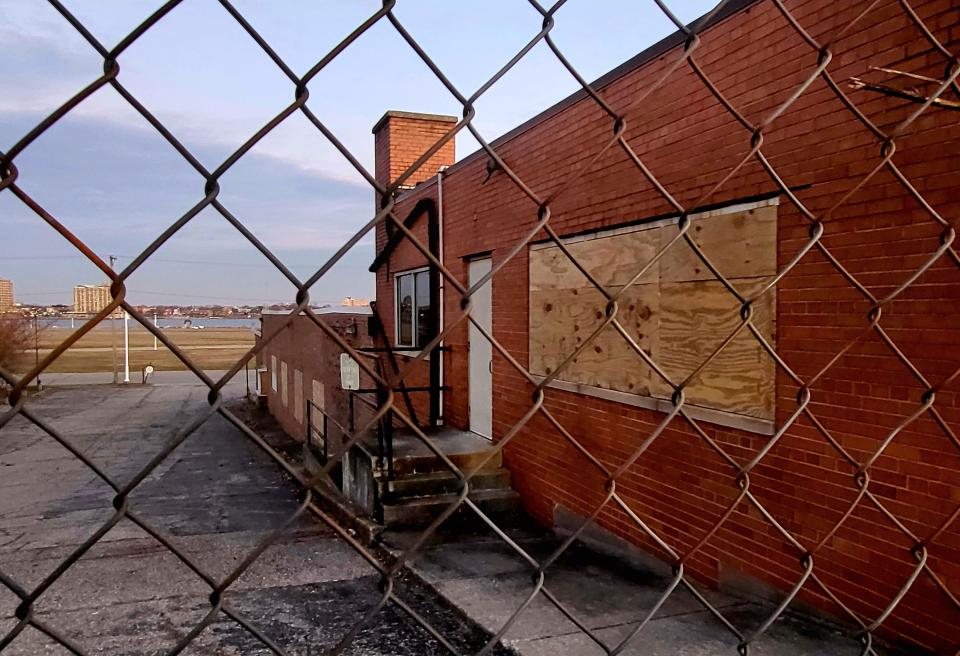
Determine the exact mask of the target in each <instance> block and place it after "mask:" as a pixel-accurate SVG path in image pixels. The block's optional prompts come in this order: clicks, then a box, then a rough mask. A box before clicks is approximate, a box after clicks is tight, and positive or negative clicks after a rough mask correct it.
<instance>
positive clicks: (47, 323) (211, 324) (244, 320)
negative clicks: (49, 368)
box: [38, 317, 260, 330]
mask: <svg viewBox="0 0 960 656" xmlns="http://www.w3.org/2000/svg"><path fill="white" fill-rule="evenodd" d="M151 319H152V317H151ZM86 321H88V319H44V318H43V317H41V318H40V319H39V320H38V322H39V324H40V326H41V327H48V328H66V329H68V330H69V329H70V328H79V327H80V326H82V325H83V324H84V323H85V322H86ZM114 321H115V322H116V325H117V328H118V329H122V328H123V319H115V320H114ZM186 322H189V324H187V323H186ZM157 326H159V327H160V328H187V327H193V328H199V327H201V326H202V327H203V328H259V327H260V320H259V319H254V318H248V317H240V318H235V319H227V318H193V317H190V318H187V317H160V318H158V319H157ZM104 328H106V329H107V330H109V329H110V320H109V319H107V320H104V321H102V322H101V323H100V324H99V325H98V326H96V328H95V330H97V329H104ZM130 329H131V330H133V329H137V330H143V327H142V326H141V325H140V324H139V323H137V322H136V321H135V320H133V319H131V320H130Z"/></svg>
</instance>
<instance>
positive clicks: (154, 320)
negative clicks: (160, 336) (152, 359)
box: [153, 312, 157, 351]
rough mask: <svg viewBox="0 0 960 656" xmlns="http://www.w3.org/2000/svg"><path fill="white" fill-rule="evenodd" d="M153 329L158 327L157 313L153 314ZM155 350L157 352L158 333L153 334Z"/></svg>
mask: <svg viewBox="0 0 960 656" xmlns="http://www.w3.org/2000/svg"><path fill="white" fill-rule="evenodd" d="M153 327H154V328H156V327H157V313H156V312H154V313H153ZM153 350H154V351H156V350H157V334H156V333H154V334H153Z"/></svg>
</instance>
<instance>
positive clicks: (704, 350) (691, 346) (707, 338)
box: [654, 278, 776, 419]
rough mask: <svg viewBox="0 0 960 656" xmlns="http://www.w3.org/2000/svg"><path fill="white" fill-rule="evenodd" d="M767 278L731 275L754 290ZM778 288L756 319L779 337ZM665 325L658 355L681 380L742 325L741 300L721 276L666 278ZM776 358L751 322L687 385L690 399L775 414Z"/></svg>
mask: <svg viewBox="0 0 960 656" xmlns="http://www.w3.org/2000/svg"><path fill="white" fill-rule="evenodd" d="M766 281H767V279H766V278H759V279H756V278H754V279H736V280H733V281H731V282H732V283H733V284H734V286H736V287H737V288H738V289H739V290H741V293H746V294H749V293H752V292H753V291H754V290H756V289H758V288H759V287H760V286H762V285H763V284H764V283H765V282H766ZM775 293H776V290H771V291H769V292H767V293H766V294H765V295H764V296H763V297H762V298H761V299H760V300H758V301H757V302H756V305H755V306H754V324H755V325H756V326H757V328H758V329H759V330H760V332H761V333H762V334H763V335H764V337H766V338H767V340H768V342H769V343H771V344H773V343H774V331H775V326H774V318H775V315H776V299H775ZM660 310H661V314H660V331H659V340H658V349H657V352H656V354H655V357H654V359H655V360H656V361H657V363H658V364H659V365H660V366H661V367H662V368H663V369H664V371H665V372H666V373H667V374H668V375H669V376H670V377H671V379H673V380H674V381H675V382H679V381H681V380H683V379H685V378H686V377H687V376H689V375H690V373H691V372H693V371H694V370H695V369H696V368H697V366H698V365H699V364H700V363H701V362H703V361H704V360H706V359H707V358H708V357H709V356H710V354H711V353H713V351H714V350H715V349H716V348H717V347H718V346H719V345H720V344H721V343H722V342H723V340H724V339H725V338H726V337H727V336H728V335H730V334H731V333H732V332H733V331H734V330H735V329H736V327H737V326H739V325H740V323H741V320H740V306H739V304H738V303H737V301H736V299H735V298H734V297H733V296H732V295H731V294H730V292H729V291H727V289H726V288H725V287H724V286H723V285H722V284H721V283H720V282H719V281H717V280H699V281H687V282H680V283H663V284H662V285H661V295H660ZM775 373H776V372H775V363H774V361H773V359H772V358H771V357H770V356H769V354H767V353H766V351H764V350H763V347H762V346H761V345H760V343H759V342H758V341H757V340H756V339H755V338H754V337H753V335H752V334H751V333H750V332H749V331H748V330H747V329H746V328H745V329H744V330H743V332H741V333H740V334H739V335H737V337H736V338H735V339H734V340H733V341H732V342H731V343H730V344H728V345H727V346H726V348H725V349H724V350H723V351H721V353H720V355H718V356H717V358H716V359H714V360H713V361H712V362H711V363H710V364H709V365H708V366H707V368H706V369H704V371H703V372H702V373H701V374H700V375H699V377H698V378H697V379H696V380H695V381H693V383H692V384H691V386H690V387H689V388H688V389H687V401H688V402H689V403H693V404H695V405H701V406H705V407H708V408H713V409H715V410H723V411H728V412H735V413H739V414H744V415H748V416H751V417H758V418H761V419H773V410H774V407H773V403H774V375H775Z"/></svg>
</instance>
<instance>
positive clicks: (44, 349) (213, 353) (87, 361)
mask: <svg viewBox="0 0 960 656" xmlns="http://www.w3.org/2000/svg"><path fill="white" fill-rule="evenodd" d="M72 333H73V331H72V330H69V329H66V330H64V329H63V328H48V329H46V330H44V331H43V332H41V333H40V340H39V348H40V358H41V359H42V358H43V357H44V356H45V355H46V354H47V353H48V352H49V351H50V350H51V349H53V348H54V347H56V346H57V345H58V344H60V343H61V342H63V341H64V340H65V339H67V337H69V336H70V335H71V334H72ZM164 335H166V336H167V337H168V338H169V339H170V340H171V341H172V342H173V343H174V344H176V345H177V346H178V347H180V348H181V349H183V350H184V351H185V352H186V355H187V356H188V357H189V358H190V359H191V360H192V361H193V362H194V363H195V364H197V366H199V367H201V368H202V369H206V370H217V369H229V368H230V367H232V366H233V365H234V364H235V363H236V362H237V360H239V359H240V358H241V357H243V354H244V353H245V352H246V351H247V350H248V349H249V348H250V347H252V346H253V343H254V335H253V332H252V331H250V330H249V329H247V328H215V329H209V328H208V329H204V330H190V329H185V328H167V329H165V330H164ZM112 343H113V337H112V335H111V331H110V328H109V326H107V327H103V328H101V327H98V328H95V329H94V330H92V331H90V332H89V333H87V334H86V335H84V336H83V337H82V338H81V339H80V341H78V342H77V343H76V344H74V345H73V346H71V347H70V349H68V350H67V351H66V353H64V354H63V355H61V356H60V357H59V358H57V360H56V361H55V362H54V363H53V364H52V365H50V367H48V368H47V371H49V372H51V373H53V372H57V373H64V372H91V371H112V369H113V365H112V362H113V359H112V358H113V355H112V348H111V344H112ZM116 343H117V366H118V368H120V369H121V370H122V368H123V324H122V323H120V322H117V332H116ZM33 363H34V351H33V349H30V350H29V351H27V352H25V353H24V356H23V358H22V360H21V362H20V363H19V368H20V369H21V370H26V369H27V368H28V367H30V366H32V365H33ZM148 364H152V365H153V367H154V369H156V370H157V371H170V370H178V369H186V367H185V366H184V364H183V363H182V362H180V360H179V359H177V357H176V356H175V355H174V354H173V352H171V351H170V350H169V349H167V347H166V346H164V345H163V342H158V344H157V350H154V349H153V334H152V333H150V332H148V331H147V330H146V329H145V328H142V327H141V326H139V325H138V326H136V327H134V326H132V325H131V327H130V371H131V375H133V374H134V373H136V374H138V375H139V372H140V371H141V370H142V369H143V367H145V366H146V365H148Z"/></svg>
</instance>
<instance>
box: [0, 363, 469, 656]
mask: <svg viewBox="0 0 960 656" xmlns="http://www.w3.org/2000/svg"><path fill="white" fill-rule="evenodd" d="M241 380H242V379H241ZM242 394H243V385H242V382H241V383H231V384H230V385H228V387H227V388H226V389H225V391H224V396H225V398H233V399H236V398H239V397H240V396H241V395H242ZM206 396H207V388H206V387H204V386H202V385H200V384H179V385H161V386H141V385H129V386H125V387H114V386H110V385H97V386H94V385H88V386H77V387H70V388H58V389H51V390H48V391H47V392H45V393H44V394H42V395H41V396H39V397H35V398H33V399H31V400H30V401H28V406H27V407H28V408H30V409H31V410H32V411H33V412H34V413H35V414H36V415H38V416H39V417H40V418H41V419H43V420H44V421H46V422H49V424H50V425H51V426H53V427H55V428H56V429H58V430H59V431H61V432H62V434H63V435H65V436H67V437H68V438H69V439H71V440H72V441H73V442H74V443H75V445H76V446H77V447H78V448H79V449H80V450H81V451H82V452H83V453H84V454H86V455H87V456H88V457H89V458H91V459H92V460H93V462H95V463H96V464H97V465H98V466H100V467H101V468H102V469H103V470H104V471H105V472H106V473H107V475H108V476H110V477H111V478H112V479H113V480H115V481H118V482H120V483H121V484H123V483H126V482H127V481H128V480H130V479H131V478H132V477H133V476H134V474H135V473H136V472H137V471H139V470H140V468H142V467H143V466H144V465H145V464H146V463H147V462H148V461H149V460H150V459H151V458H152V457H153V456H154V455H155V454H156V453H157V452H158V451H159V450H160V449H161V448H162V446H163V445H164V443H165V442H166V441H167V440H169V439H170V437H171V436H172V435H173V434H174V433H175V431H176V430H178V429H180V428H182V427H184V426H185V425H187V424H188V423H189V422H190V420H191V419H192V418H193V417H195V416H196V415H197V414H199V413H201V412H203V411H204V410H205V408H206V407H207V403H206ZM296 492H297V487H296V485H294V484H293V483H292V482H291V481H290V480H289V479H288V477H287V476H286V474H284V473H282V472H281V470H280V469H279V468H278V467H277V466H276V465H275V464H274V463H273V462H272V461H271V460H270V459H269V458H268V457H267V455H266V454H264V453H263V452H262V451H260V450H259V449H258V448H257V447H256V445H255V444H254V443H253V442H251V441H250V440H249V439H247V438H246V437H245V436H244V435H243V434H242V433H241V432H240V431H239V430H237V429H236V428H235V427H233V426H232V425H231V424H229V422H227V420H226V419H224V418H223V417H221V416H219V415H214V416H213V417H211V418H210V419H209V420H208V421H207V422H206V423H205V424H203V425H202V426H201V427H200V428H199V429H198V430H197V431H196V432H195V433H194V434H193V435H192V436H190V437H189V438H188V439H187V441H186V442H185V443H184V444H182V445H180V446H179V447H178V448H177V449H176V450H175V451H174V452H173V453H171V454H170V455H169V456H168V457H167V459H166V460H164V461H163V462H162V463H161V464H160V466H158V467H157V468H156V469H155V470H154V472H153V473H152V474H151V475H150V476H149V477H148V478H147V479H146V480H144V481H143V482H142V484H141V485H140V486H139V487H138V488H137V489H136V490H135V491H134V492H133V493H132V494H131V495H130V508H131V509H132V510H133V511H134V512H136V513H137V514H138V515H140V516H141V517H142V518H143V519H145V520H146V521H147V522H148V523H150V524H151V525H152V526H153V527H154V528H155V529H156V530H157V531H159V532H160V533H161V534H162V535H163V536H165V537H166V538H167V539H169V540H171V541H172V542H173V543H174V544H175V545H176V546H177V547H178V548H179V549H182V550H183V552H184V553H185V554H186V555H187V556H189V557H190V558H191V559H193V561H194V562H196V563H198V564H199V565H200V567H201V568H202V569H203V570H205V571H206V572H207V573H208V574H210V575H212V576H213V577H214V579H216V580H221V579H222V578H223V577H225V576H226V575H227V574H228V573H229V572H230V571H231V570H232V569H233V568H234V567H235V566H236V565H237V564H238V563H239V562H241V561H242V559H243V558H244V556H245V555H246V554H247V553H248V552H249V551H250V550H252V549H253V548H254V547H255V546H256V545H257V544H258V542H259V541H260V540H261V539H263V537H264V536H265V535H266V534H267V533H269V532H270V531H271V530H273V529H275V528H276V527H279V526H281V525H282V524H283V523H284V521H285V520H286V519H287V518H288V517H290V515H291V514H292V513H293V512H294V510H295V509H296V508H297V505H298V504H297V498H296ZM112 498H113V491H112V490H111V489H110V488H109V487H108V486H107V485H106V484H105V483H103V482H102V481H101V480H100V479H98V478H97V477H96V476H95V475H94V473H93V472H92V471H90V470H89V469H88V468H87V467H86V466H84V465H83V464H82V463H81V462H80V461H79V460H78V459H76V458H75V457H74V456H73V455H71V454H70V453H69V452H68V451H67V450H66V449H65V448H64V447H62V446H61V445H59V444H58V443H57V442H55V441H54V440H53V439H52V438H51V437H50V436H48V435H46V434H45V433H44V432H43V431H41V430H40V429H39V428H37V427H36V426H34V425H33V424H31V423H30V422H28V421H27V420H26V419H25V418H23V417H21V416H18V417H15V418H14V419H13V420H12V422H11V423H10V424H8V425H7V426H6V427H4V428H3V429H2V430H0V571H2V572H3V573H5V574H6V575H8V576H10V577H12V578H13V579H14V580H15V581H16V582H17V583H18V584H19V585H21V586H22V587H24V588H26V589H27V590H31V589H33V587H35V586H36V585H37V584H39V583H40V582H41V581H42V580H43V579H44V578H45V577H46V576H48V575H49V574H50V573H51V572H52V571H54V569H55V568H56V567H57V565H58V564H59V563H60V562H61V561H62V560H63V559H64V558H66V557H67V556H68V555H69V554H70V553H71V552H72V551H74V550H75V549H76V548H77V547H78V546H79V545H81V544H82V543H83V542H84V541H85V540H86V539H88V538H89V536H91V535H92V534H93V533H94V532H95V531H96V530H97V529H98V528H99V527H100V526H101V525H103V523H104V522H106V521H107V520H108V519H109V518H110V517H111V516H112V514H113V508H112V506H111V499H112ZM378 583H379V577H378V576H377V575H376V573H375V571H374V570H373V568H372V567H370V566H369V565H368V564H367V563H366V562H365V561H363V560H362V559H361V558H360V557H359V556H358V555H357V554H356V553H355V552H354V551H353V550H352V548H351V547H349V546H348V545H347V544H346V543H345V542H343V541H342V540H340V539H339V538H336V537H334V534H333V533H332V532H331V531H330V530H329V529H327V528H326V527H325V526H324V525H323V524H322V523H321V522H320V521H319V520H316V519H314V518H313V517H311V516H309V515H303V516H301V517H300V518H298V519H297V520H296V521H294V523H293V524H292V525H291V526H290V527H289V529H288V530H287V531H286V532H285V533H284V534H283V536H282V537H281V539H280V540H279V541H278V542H277V543H276V544H274V545H273V546H271V547H269V548H268V549H267V550H266V551H265V552H264V553H263V554H262V555H261V556H260V558H259V559H258V560H257V561H256V562H255V563H254V565H253V566H252V567H251V568H250V569H249V570H248V571H247V572H246V573H245V574H243V576H241V577H240V579H239V580H237V581H236V582H235V583H234V584H233V585H232V586H231V587H230V589H229V590H228V591H227V593H226V595H225V597H226V599H227V600H228V601H229V603H230V604H231V605H232V607H233V608H235V609H236V610H237V611H238V612H240V613H241V614H242V615H243V616H244V617H245V618H246V619H248V620H249V621H250V622H251V623H252V624H253V625H254V626H256V627H257V628H258V629H260V630H261V631H263V632H264V633H265V634H266V635H267V636H269V637H270V638H271V639H272V640H274V641H276V643H277V644H278V645H279V646H281V647H282V648H283V649H284V650H286V651H287V653H288V654H290V655H291V656H293V655H297V654H299V655H303V656H306V655H309V654H320V653H323V652H325V651H326V650H327V649H329V648H330V647H331V646H333V645H334V644H335V643H336V642H337V640H339V638H340V637H341V636H342V635H343V634H344V633H346V632H347V631H348V630H349V629H350V627H351V626H352V625H353V624H354V622H356V621H358V620H359V619H360V618H361V617H362V616H363V615H364V613H365V612H366V611H367V609H369V608H370V607H371V606H372V605H373V604H374V603H376V601H377V600H379V598H380V596H381V593H380V591H379V587H378ZM412 594H413V596H414V599H413V603H414V605H415V607H416V608H417V609H418V610H419V611H420V612H422V613H424V614H425V615H426V616H427V617H428V618H429V619H430V621H431V622H434V623H435V624H437V625H438V626H439V627H444V628H445V629H446V631H445V634H447V631H450V632H453V633H454V634H456V633H457V632H458V631H460V630H461V629H460V621H459V617H458V616H456V615H453V614H451V613H450V612H449V610H448V609H447V608H446V607H444V606H442V605H437V603H436V600H435V599H433V598H432V597H431V598H417V597H416V593H412ZM209 595H210V587H209V586H208V585H206V584H205V583H204V582H203V581H202V580H201V579H200V578H199V577H197V575H196V574H194V573H193V572H191V571H190V570H189V569H188V568H187V567H186V566H185V565H184V564H183V563H182V562H181V561H179V560H178V559H177V558H176V557H175V556H174V555H173V554H171V553H170V552H169V551H167V550H166V549H164V547H163V546H162V545H161V544H160V543H159V542H157V541H156V540H155V539H153V538H152V537H150V536H149V535H148V534H147V533H145V532H144V531H143V530H142V529H140V528H139V527H137V526H136V525H135V524H133V523H132V522H131V521H129V520H127V519H123V520H121V521H120V522H119V523H118V524H117V525H116V526H114V527H113V528H112V529H111V530H110V531H109V532H107V533H106V535H104V536H103V538H102V539H101V540H100V541H99V542H98V543H97V544H96V545H94V546H93V547H92V548H91V549H90V550H89V551H88V552H87V553H86V554H85V555H84V556H83V557H82V558H81V559H80V560H79V561H77V562H76V563H75V564H74V565H73V566H72V567H70V568H69V569H68V570H67V572H66V573H65V574H64V575H63V576H62V578H60V579H59V580H58V581H57V582H55V583H54V584H53V585H52V586H51V587H50V588H49V589H48V590H47V591H46V592H44V594H43V595H41V597H40V598H39V599H38V600H37V602H36V604H35V606H34V612H35V615H36V616H37V617H38V618H39V619H41V620H43V621H44V622H46V623H47V624H48V625H50V626H52V627H53V628H54V629H56V630H58V631H60V632H62V633H63V634H64V635H66V636H67V637H68V638H71V639H72V640H73V641H74V642H76V643H77V644H78V645H79V646H80V647H82V649H83V650H84V651H85V653H87V654H90V655H100V654H111V655H113V654H119V655H123V656H147V655H153V654H162V653H167V652H169V651H170V649H171V648H172V647H173V646H174V645H175V644H176V642H177V641H178V640H179V639H180V638H181V637H182V636H184V635H186V633H187V632H188V631H189V630H190V629H191V628H192V627H193V626H195V625H196V624H197V623H198V622H200V621H201V620H202V619H203V618H204V616H205V615H206V614H207V613H208V612H209V610H210V603H209ZM18 604H19V599H18V598H17V597H16V595H14V594H13V593H12V592H11V591H9V590H7V589H6V588H5V587H3V586H0V640H2V639H3V636H5V635H6V634H7V633H8V632H9V631H10V630H11V629H13V628H14V627H15V626H16V624H17V622H16V619H15V617H14V611H15V609H16V607H17V605H18ZM3 653H4V656H8V655H9V656H27V655H30V656H35V655H37V654H66V653H68V652H67V650H66V649H64V648H63V647H61V646H59V645H57V644H56V643H54V642H53V641H52V640H51V639H49V638H48V637H46V636H45V635H43V634H42V633H41V632H39V631H38V630H36V629H34V628H32V627H27V628H26V629H25V630H24V631H23V632H22V633H21V634H20V635H18V636H17V637H16V638H15V639H14V640H13V641H12V642H11V643H10V644H9V645H8V646H7V647H6V649H4V650H3ZM183 653H184V654H224V655H234V654H268V653H271V652H270V651H269V650H268V649H266V648H265V647H264V646H263V645H262V644H261V643H260V642H259V641H257V640H256V638H254V637H253V636H252V635H250V634H249V633H247V632H246V631H245V630H243V629H242V628H241V627H239V626H238V625H237V624H236V623H234V622H233V621H231V620H229V619H228V618H227V617H226V616H224V615H222V614H221V615H219V616H218V618H217V620H216V621H215V622H214V623H213V624H211V625H210V626H209V627H208V628H207V629H206V630H204V631H203V632H202V633H201V634H200V635H199V637H198V638H197V639H196V640H195V641H194V643H192V644H191V645H190V646H189V647H188V648H187V649H186V650H185V651H184V652H183ZM345 653H348V654H384V655H387V654H389V655H396V656H401V655H407V654H411V655H412V654H440V653H447V652H446V651H445V650H444V649H443V648H442V647H441V646H440V645H439V644H438V643H436V642H435V641H433V639H432V638H430V637H429V636H428V635H427V634H426V633H425V632H424V631H423V630H422V629H421V628H420V627H419V626H417V625H416V624H414V622H413V621H412V620H410V619H409V618H408V617H407V616H406V615H404V614H402V613H401V612H400V611H398V610H396V609H395V608H393V607H389V606H388V607H387V608H385V609H384V610H382V611H381V612H380V613H379V614H378V615H377V616H376V617H375V619H374V622H373V623H372V626H370V627H367V628H365V629H364V630H362V631H361V632H360V633H359V634H358V635H357V637H356V638H355V640H354V641H353V642H352V643H351V646H350V648H348V649H347V650H346V652H345Z"/></svg>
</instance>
